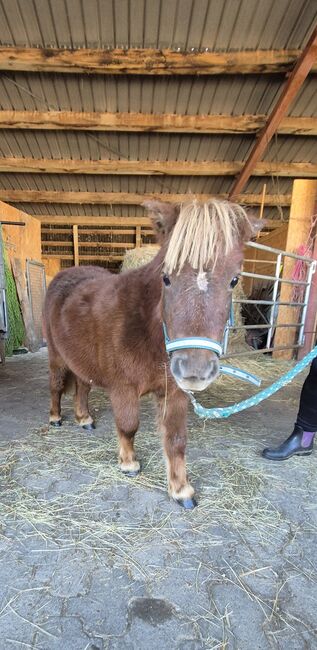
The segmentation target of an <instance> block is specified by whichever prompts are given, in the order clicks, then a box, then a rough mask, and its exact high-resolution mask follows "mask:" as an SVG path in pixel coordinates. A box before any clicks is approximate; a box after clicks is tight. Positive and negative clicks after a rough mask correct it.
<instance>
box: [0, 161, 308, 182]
mask: <svg viewBox="0 0 317 650" xmlns="http://www.w3.org/2000/svg"><path fill="white" fill-rule="evenodd" d="M243 165H244V163H243V162H238V161H230V162H229V161H220V160H219V161H217V160H216V161H200V162H192V161H189V160H186V161H181V160H175V161H171V160H168V161H166V160H165V161H160V160H156V161H149V160H72V159H69V160H67V159H66V160H65V159H64V158H63V159H52V158H45V159H35V158H0V172H7V173H8V172H13V173H31V174H33V173H36V174H107V175H108V174H110V175H132V176H143V175H145V176H233V175H235V174H237V173H238V172H239V171H240V170H241V169H242V168H243ZM272 175H274V176H286V177H294V178H317V164H314V163H282V162H271V161H264V162H258V163H257V164H256V165H255V167H254V169H253V170H252V176H272Z"/></svg>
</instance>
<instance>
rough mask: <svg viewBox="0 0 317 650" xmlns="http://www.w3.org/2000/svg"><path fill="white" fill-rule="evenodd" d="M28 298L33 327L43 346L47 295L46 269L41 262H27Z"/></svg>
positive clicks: (37, 339) (38, 341)
mask: <svg viewBox="0 0 317 650" xmlns="http://www.w3.org/2000/svg"><path fill="white" fill-rule="evenodd" d="M26 278H27V287H28V296H29V301H30V306H31V312H32V318H33V327H34V333H35V338H36V342H37V344H38V346H39V347H40V346H41V345H43V319H42V311H43V305H44V299H45V293H46V279H45V268H44V265H43V264H41V263H40V262H34V261H33V260H27V261H26Z"/></svg>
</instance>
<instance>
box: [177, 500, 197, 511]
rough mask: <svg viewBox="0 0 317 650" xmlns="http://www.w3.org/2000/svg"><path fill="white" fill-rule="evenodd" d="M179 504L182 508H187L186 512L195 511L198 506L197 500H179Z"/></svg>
mask: <svg viewBox="0 0 317 650" xmlns="http://www.w3.org/2000/svg"><path fill="white" fill-rule="evenodd" d="M177 503H178V504H179V505H180V506H182V508H185V510H194V508H196V506H197V501H196V499H194V498H192V499H177Z"/></svg>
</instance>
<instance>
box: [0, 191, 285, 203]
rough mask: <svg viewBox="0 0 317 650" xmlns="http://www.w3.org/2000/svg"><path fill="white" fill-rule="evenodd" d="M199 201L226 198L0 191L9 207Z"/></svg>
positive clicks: (275, 199)
mask: <svg viewBox="0 0 317 650" xmlns="http://www.w3.org/2000/svg"><path fill="white" fill-rule="evenodd" d="M191 196H192V197H193V198H194V197H195V198H197V199H198V200H199V201H208V199H210V198H212V197H213V196H216V197H217V198H221V199H227V198H228V194H217V195H214V194H192V195H191V194H163V193H162V194H157V193H152V194H137V193H134V192H63V191H56V190H48V191H45V190H43V191H42V190H2V189H1V190H0V200H1V201H9V202H11V203H78V204H81V205H83V204H84V203H90V204H110V205H111V204H125V205H140V204H141V203H143V202H144V201H149V200H152V199H154V198H156V199H159V200H161V201H166V202H168V203H182V202H184V201H188V200H189V198H190V197H191ZM236 200H237V201H238V203H241V204H242V205H260V204H261V202H262V195H261V194H240V195H238V196H237V197H236ZM290 201H291V197H290V195H288V194H267V195H266V197H265V205H273V206H275V205H290Z"/></svg>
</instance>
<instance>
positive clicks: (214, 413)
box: [186, 345, 317, 420]
mask: <svg viewBox="0 0 317 650" xmlns="http://www.w3.org/2000/svg"><path fill="white" fill-rule="evenodd" d="M315 357H317V345H316V347H315V348H313V350H311V352H309V353H308V354H306V356H305V357H304V358H303V359H301V361H299V362H298V363H297V364H296V365H295V366H294V368H291V370H289V371H288V372H286V373H285V374H284V375H282V376H281V377H280V378H279V379H277V381H275V382H274V383H273V384H271V386H268V387H267V388H264V389H263V390H261V391H260V392H259V393H257V395H253V396H252V397H249V398H248V399H245V400H242V402H238V403H236V404H232V405H231V406H224V407H219V408H209V409H208V408H205V407H204V406H202V405H201V404H199V402H197V400H196V398H195V397H194V395H193V394H192V393H191V392H190V391H186V392H188V395H189V398H190V400H191V402H192V404H193V406H194V411H195V413H196V415H198V417H199V418H202V419H204V420H211V419H218V418H228V417H230V415H233V414H234V413H239V412H240V411H244V410H245V409H248V408H251V406H256V405H257V404H260V402H263V401H264V400H265V399H267V398H268V397H271V395H274V393H276V392H277V391H278V390H280V389H281V388H284V386H286V385H287V384H289V383H290V382H291V381H292V380H293V379H294V377H296V375H298V374H299V373H300V372H302V370H304V369H305V368H306V366H308V364H309V363H310V362H311V361H312V360H313V359H314V358H315Z"/></svg>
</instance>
